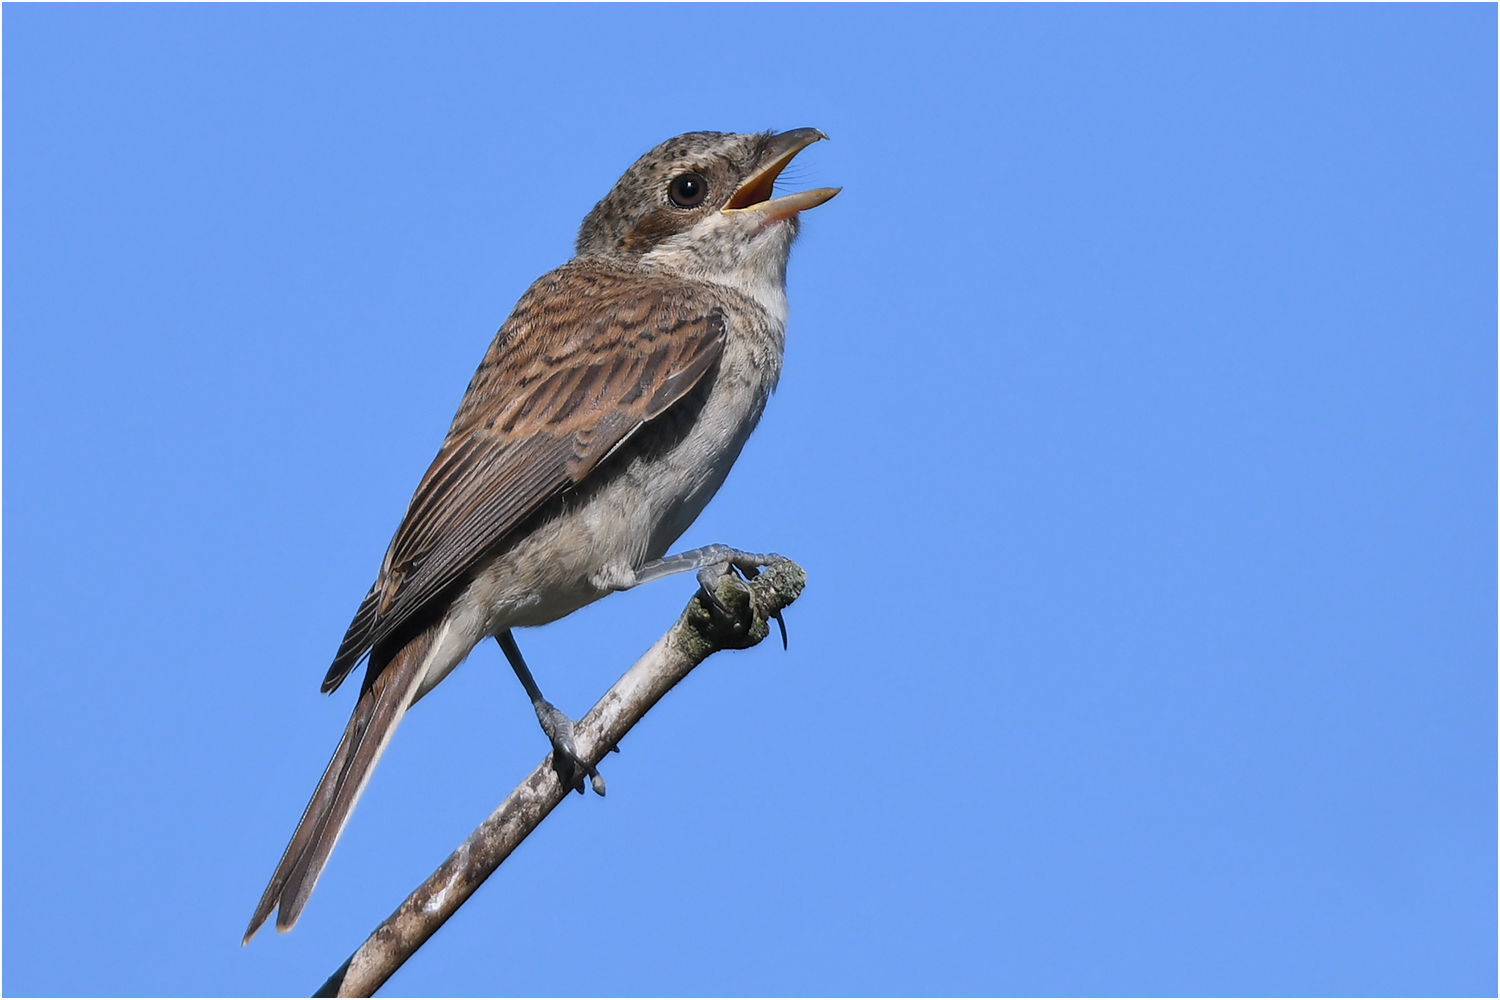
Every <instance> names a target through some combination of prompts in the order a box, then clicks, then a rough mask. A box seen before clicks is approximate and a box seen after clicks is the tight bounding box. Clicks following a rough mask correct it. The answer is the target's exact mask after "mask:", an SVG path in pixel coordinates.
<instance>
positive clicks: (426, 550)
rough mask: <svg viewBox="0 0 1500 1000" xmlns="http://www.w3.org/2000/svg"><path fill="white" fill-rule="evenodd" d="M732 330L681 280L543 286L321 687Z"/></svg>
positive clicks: (610, 277)
mask: <svg viewBox="0 0 1500 1000" xmlns="http://www.w3.org/2000/svg"><path fill="white" fill-rule="evenodd" d="M723 337H724V324H723V314H722V312H720V311H719V310H718V309H717V308H715V307H714V306H713V305H712V303H709V302H706V301H704V299H703V298H702V297H701V296H700V295H695V294H694V292H693V290H691V289H690V288H685V287H684V286H683V285H682V284H681V282H680V281H678V282H666V281H659V280H653V279H650V278H642V277H641V276H638V275H637V276H628V275H624V274H610V273H601V272H600V271H598V270H597V269H585V268H582V267H579V266H577V265H568V266H565V267H562V268H559V269H558V270H556V271H554V272H552V273H551V274H549V275H546V276H545V277H543V278H542V279H541V280H539V281H538V282H537V283H536V284H534V285H532V287H531V288H530V289H529V290H528V291H527V292H526V294H525V295H523V296H522V297H521V301H520V302H519V303H517V305H516V308H515V311H514V312H513V313H511V316H510V319H508V320H506V322H505V325H504V326H503V327H501V328H500V332H499V333H498V334H497V335H496V336H495V341H494V343H493V344H491V345H490V349H489V351H488V353H487V354H486V355H485V358H484V361H483V362H481V364H480V366H479V371H478V372H476V373H475V375H474V378H473V380H472V381H470V383H469V389H468V391H467V392H466V393H465V394H464V399H463V402H462V403H461V404H460V405H459V408H458V414H457V416H455V417H454V419H453V425H452V427H450V428H449V430H448V436H447V438H446V439H445V440H444V441H443V445H442V447H441V448H440V449H439V450H438V454H437V457H436V458H435V459H433V462H432V465H431V467H430V468H429V469H428V470H427V474H426V475H425V476H423V477H422V482H421V483H420V484H419V485H418V486H417V491H416V493H415V494H414V495H413V496H412V499H411V503H410V504H409V505H408V506H407V509H406V516H405V517H404V518H403V519H402V521H401V526H400V527H399V528H397V529H396V536H395V538H393V539H392V540H391V545H390V549H389V550H388V551H387V552H386V556H385V561H384V563H383V564H382V565H381V569H380V575H379V576H378V577H377V578H376V580H375V584H374V586H372V587H371V588H370V592H369V593H368V594H366V595H365V599H364V601H363V602H362V603H361V604H360V607H359V611H358V612H357V613H356V614H355V616H354V621H353V622H352V623H351V624H350V626H349V631H348V632H347V634H345V636H344V641H343V643H342V644H341V645H340V647H339V651H338V654H337V655H336V656H335V657H334V661H333V665H332V666H331V667H329V669H328V675H327V676H326V677H325V678H324V681H323V690H324V691H331V690H333V689H334V688H336V687H338V685H339V684H340V683H341V682H342V681H343V679H344V677H345V676H347V675H348V673H349V671H350V670H352V669H353V668H354V666H355V665H356V664H357V663H358V662H359V660H360V658H361V657H362V656H363V655H364V654H365V653H366V652H367V651H368V650H369V649H370V647H371V646H372V645H374V644H375V643H378V642H380V641H382V640H383V639H385V638H387V637H388V636H390V635H391V634H392V633H394V632H395V631H396V630H397V629H400V628H402V627H403V626H405V625H407V624H409V623H410V622H411V620H412V619H413V617H414V616H418V615H420V614H421V613H422V612H423V611H424V610H426V609H427V605H428V604H429V603H430V602H431V601H432V600H433V599H435V598H437V597H438V596H439V595H441V594H443V592H444V591H446V590H447V589H448V588H449V587H450V586H452V585H453V584H455V583H456V582H457V581H459V580H460V579H462V578H463V577H464V576H465V575H466V574H468V573H469V572H471V571H472V570H473V569H474V568H475V566H476V564H478V563H479V562H480V561H481V560H482V559H483V558H484V557H485V556H486V555H488V554H489V553H491V552H493V551H494V549H495V548H496V547H497V546H498V545H499V544H501V543H502V542H503V541H504V539H505V536H506V535H507V534H508V533H509V532H510V531H511V530H512V529H513V528H515V527H516V525H517V524H519V523H520V522H521V521H522V520H523V519H525V518H526V517H527V516H528V515H530V514H531V513H532V512H534V511H536V510H537V509H538V508H539V507H540V506H541V505H542V504H544V503H546V502H547V501H548V500H549V499H551V498H552V497H554V496H557V495H558V494H559V493H561V492H563V491H564V490H566V489H568V488H569V487H572V486H576V485H577V484H578V483H580V482H582V481H583V480H584V478H585V477H586V476H587V475H588V474H589V473H590V472H591V471H592V470H593V469H594V467H595V466H597V465H598V463H599V462H600V460H601V459H603V458H604V457H605V456H606V455H607V454H609V452H610V451H611V450H613V449H614V448H616V447H617V446H618V445H620V444H621V443H622V442H623V441H624V440H625V439H626V438H628V437H629V436H630V435H631V434H633V433H634V432H635V431H636V430H638V429H639V428H640V427H641V425H643V424H644V423H645V422H646V421H648V420H651V419H652V418H654V417H656V416H659V415H660V414H661V413H662V412H663V411H665V410H666V409H667V408H668V407H670V406H671V405H672V404H673V403H675V402H677V401H678V400H679V399H681V398H682V397H683V396H684V395H685V394H687V393H688V392H689V391H690V390H691V389H692V388H693V386H695V385H697V384H698V382H699V381H700V380H701V379H702V378H703V375H704V374H705V373H706V372H707V371H708V370H709V369H710V368H712V367H713V365H714V363H715V362H716V361H717V360H718V359H719V355H720V354H721V352H722V350H723Z"/></svg>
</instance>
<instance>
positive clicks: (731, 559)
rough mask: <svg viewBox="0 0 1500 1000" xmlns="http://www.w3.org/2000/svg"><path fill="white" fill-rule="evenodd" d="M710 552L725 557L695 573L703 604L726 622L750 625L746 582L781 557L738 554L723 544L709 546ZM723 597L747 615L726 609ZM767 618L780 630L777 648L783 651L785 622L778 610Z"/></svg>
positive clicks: (751, 598)
mask: <svg viewBox="0 0 1500 1000" xmlns="http://www.w3.org/2000/svg"><path fill="white" fill-rule="evenodd" d="M712 549H721V550H723V552H722V554H723V555H724V556H725V558H724V559H723V560H722V561H720V562H714V563H710V564H708V565H706V566H703V567H702V568H701V569H699V570H698V586H699V588H700V592H701V594H702V597H703V601H704V603H706V604H708V605H709V606H710V607H711V608H712V609H713V610H714V611H716V612H717V613H718V614H719V615H720V616H721V617H722V618H724V619H726V620H727V621H730V622H734V621H738V620H745V621H749V622H752V623H753V622H754V621H755V618H756V607H755V591H753V590H752V589H751V588H750V586H749V585H748V583H747V582H746V581H749V580H753V579H755V578H756V577H757V576H759V575H760V569H761V567H762V566H769V565H770V564H771V563H772V562H774V561H776V560H778V559H780V558H781V556H778V555H776V554H774V553H772V554H770V555H757V554H755V553H751V552H740V551H738V550H736V549H731V548H729V547H728V546H723V545H718V546H709V550H712ZM700 551H708V550H700ZM715 554H719V553H715ZM726 597H728V598H729V600H732V601H733V602H734V603H735V604H736V605H737V606H741V607H744V608H745V609H746V610H747V611H748V612H749V615H748V617H743V616H741V615H739V614H737V613H736V611H735V610H734V609H732V608H730V606H729V602H728V601H726ZM771 617H772V618H773V619H775V621H776V625H777V627H778V628H780V629H781V648H782V649H785V648H786V647H787V638H786V621H785V619H783V618H782V617H781V612H780V610H777V611H773V612H772V613H771Z"/></svg>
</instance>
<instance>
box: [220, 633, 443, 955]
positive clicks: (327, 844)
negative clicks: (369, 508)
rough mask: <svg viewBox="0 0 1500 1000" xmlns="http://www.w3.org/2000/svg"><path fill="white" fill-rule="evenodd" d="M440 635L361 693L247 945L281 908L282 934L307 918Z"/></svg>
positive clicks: (426, 636)
mask: <svg viewBox="0 0 1500 1000" xmlns="http://www.w3.org/2000/svg"><path fill="white" fill-rule="evenodd" d="M434 631H435V630H434V629H428V630H427V631H425V632H423V633H422V634H421V635H419V636H418V637H417V638H415V639H413V640H412V641H411V642H409V643H407V644H406V645H405V646H404V647H402V649H401V651H400V652H399V653H397V654H396V655H395V656H394V657H392V658H391V661H390V662H389V663H387V664H386V665H385V669H383V670H382V671H380V673H379V674H378V675H377V676H376V677H375V680H374V682H373V683H372V684H371V685H370V686H369V688H367V689H366V690H365V691H364V692H362V693H361V694H360V696H359V701H358V703H357V704H355V706H354V714H353V715H351V716H350V717H349V724H348V725H347V726H345V727H344V736H343V739H341V740H339V745H338V749H337V750H335V751H334V752H333V759H332V760H330V761H329V762H328V767H327V769H326V770H325V771H324V772H323V777H322V778H321V779H320V780H319V781H318V787H317V789H316V790H315V791H314V792H313V796H312V800H311V801H310V802H308V803H307V808H306V809H305V810H303V812H302V819H301V820H300V821H299V822H298V823H297V829H296V831H295V832H293V834H292V840H291V843H289V844H287V845H286V851H285V853H283V854H282V855H281V861H280V862H279V863H278V864H277V865H276V872H275V874H273V875H272V876H271V883H270V884H269V885H267V886H266V891H265V894H264V895H262V896H261V897H260V903H259V904H257V905H256V907H255V915H254V916H253V917H251V918H250V926H249V927H248V928H247V929H246V930H245V937H244V940H243V941H242V942H241V943H242V944H248V943H249V941H250V939H251V938H252V937H254V936H255V932H256V931H258V930H260V926H261V924H263V923H265V922H266V918H267V917H269V916H270V915H271V911H272V910H274V909H276V908H277V907H278V906H279V907H280V912H279V913H277V915H276V929H277V930H278V931H285V930H289V929H290V928H291V926H292V925H293V924H295V923H296V922H297V918H298V917H299V916H301V914H302V907H304V906H305V905H307V897H308V896H310V895H312V891H313V886H314V885H316V884H317V882H318V876H319V875H320V874H321V873H322V871H323V866H324V865H325V864H326V863H327V862H328V855H329V854H330V853H331V852H332V851H333V845H334V844H335V843H336V842H337V841H338V839H339V834H340V833H342V832H343V829H344V824H345V823H347V822H348V821H349V813H350V812H351V811H352V810H353V809H354V803H355V802H357V801H358V800H359V796H360V793H361V792H363V791H364V790H365V784H366V783H367V782H368V781H369V780H370V772H371V771H373V770H374V769H375V762H376V761H377V760H379V759H380V755H381V753H383V752H384V751H385V746H386V744H387V743H388V742H390V739H391V734H392V733H394V732H395V731H396V724H397V723H399V722H400V721H401V717H402V716H403V715H405V714H406V710H407V708H409V707H410V706H411V703H412V700H413V697H414V696H415V695H416V693H417V686H418V684H419V683H420V682H421V680H422V674H423V668H424V667H425V665H426V661H427V655H428V653H429V652H430V651H431V649H432V645H433V636H434Z"/></svg>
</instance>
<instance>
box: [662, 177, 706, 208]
mask: <svg viewBox="0 0 1500 1000" xmlns="http://www.w3.org/2000/svg"><path fill="white" fill-rule="evenodd" d="M667 197H668V198H671V199H672V204H674V205H676V206H677V207H678V208H697V207H698V206H699V205H701V204H703V199H704V198H706V197H708V178H706V177H704V176H703V175H702V174H679V175H677V176H676V177H674V178H672V183H671V184H668V185H667Z"/></svg>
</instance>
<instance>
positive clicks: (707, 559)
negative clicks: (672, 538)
mask: <svg viewBox="0 0 1500 1000" xmlns="http://www.w3.org/2000/svg"><path fill="white" fill-rule="evenodd" d="M780 558H781V557H780V556H778V555H776V554H775V553H774V552H772V553H768V554H766V555H759V554H757V553H754V552H741V551H740V550H739V549H731V548H730V547H729V546H727V545H705V546H703V548H701V549H689V550H688V551H687V552H679V553H677V554H676V555H675V556H666V557H665V558H662V559H653V560H651V561H650V562H648V563H646V565H644V566H642V567H641V568H640V569H638V570H636V571H635V581H634V583H633V584H632V586H634V585H638V584H642V583H650V582H651V581H652V580H660V579H661V578H662V577H664V576H672V575H674V574H677V573H690V572H694V571H698V572H700V573H701V572H702V571H703V570H705V569H718V570H719V572H717V573H716V574H715V575H714V577H715V578H717V577H720V576H723V575H724V574H725V573H727V572H729V567H730V566H733V567H734V568H735V569H737V570H739V571H740V572H742V573H744V574H745V575H746V576H750V577H753V576H755V575H756V574H757V573H759V572H760V568H761V567H762V566H768V565H770V564H771V563H772V562H774V561H775V560H777V559H780ZM699 582H700V583H701V582H702V581H701V580H700V581H699Z"/></svg>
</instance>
